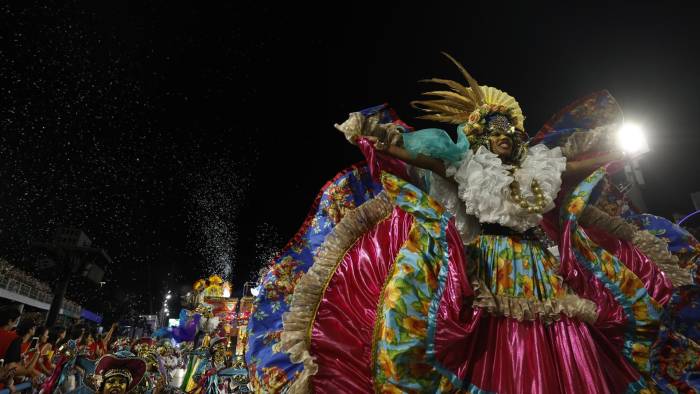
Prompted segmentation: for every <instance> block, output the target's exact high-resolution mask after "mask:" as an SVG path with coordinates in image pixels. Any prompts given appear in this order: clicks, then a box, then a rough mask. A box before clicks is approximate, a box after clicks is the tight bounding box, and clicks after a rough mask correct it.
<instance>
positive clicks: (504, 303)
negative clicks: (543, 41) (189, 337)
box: [246, 55, 697, 393]
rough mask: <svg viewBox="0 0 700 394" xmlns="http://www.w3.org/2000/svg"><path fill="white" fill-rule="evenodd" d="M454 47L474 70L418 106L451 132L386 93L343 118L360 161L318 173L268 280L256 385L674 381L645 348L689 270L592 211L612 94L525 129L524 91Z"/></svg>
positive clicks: (636, 385)
mask: <svg viewBox="0 0 700 394" xmlns="http://www.w3.org/2000/svg"><path fill="white" fill-rule="evenodd" d="M447 56H448V57H449V59H450V60H451V61H452V62H453V63H454V64H455V65H456V66H457V67H458V68H459V70H460V71H461V73H462V75H463V76H464V78H465V79H466V81H467V85H463V84H461V83H458V82H455V81H452V80H447V79H437V78H434V79H430V80H428V81H427V82H431V83H436V84H440V85H443V86H445V87H446V89H445V90H436V91H431V92H428V93H426V94H427V95H428V96H429V97H430V98H432V99H426V100H421V101H416V102H414V103H413V105H414V106H415V107H416V108H418V109H420V110H423V111H426V113H427V114H426V115H424V116H423V118H425V119H429V120H433V121H437V122H443V123H451V124H453V125H456V126H457V133H456V138H454V139H453V138H452V137H451V136H450V135H449V133H447V132H446V131H444V130H441V129H424V130H418V131H413V130H412V129H411V128H410V127H409V126H408V125H406V124H405V123H403V122H402V121H400V120H399V119H398V117H397V116H396V114H395V113H394V112H393V111H392V110H391V109H390V108H388V107H387V106H386V105H383V106H379V107H374V108H370V109H367V110H364V111H361V112H357V113H353V114H351V115H350V118H349V119H348V120H347V121H346V122H345V123H343V124H342V125H336V126H337V128H338V129H339V130H340V131H342V132H343V133H344V134H345V136H346V138H347V139H348V141H350V142H351V143H353V144H356V145H357V146H358V147H359V149H360V150H361V151H362V153H363V154H364V156H365V157H366V159H367V164H366V165H357V166H353V167H351V168H350V169H348V170H346V171H343V172H341V173H340V174H339V175H338V176H337V177H336V178H334V179H333V180H332V181H330V182H329V183H328V184H326V186H325V187H324V188H323V190H322V192H321V194H320V195H319V197H318V199H317V201H316V203H315V204H314V208H313V209H312V211H311V213H310V215H309V218H308V219H307V220H306V222H305V223H304V225H303V226H302V228H301V230H300V231H299V232H298V234H297V236H296V237H295V238H294V239H293V240H292V241H290V243H289V244H288V245H287V247H286V248H285V249H284V251H283V252H282V253H281V254H280V255H279V256H278V257H277V258H276V259H275V260H274V262H273V264H272V265H271V268H270V270H269V271H268V272H267V273H266V274H265V276H264V277H263V278H261V286H260V288H261V292H260V294H259V296H258V297H257V299H256V306H255V311H254V313H253V315H252V317H251V320H250V323H249V326H248V327H249V347H248V353H247V360H246V361H247V364H248V367H249V372H250V376H251V386H252V387H253V389H254V390H255V391H257V392H266V393H273V392H289V393H306V392H311V391H312V392H315V393H341V392H342V393H360V392H373V391H374V392H382V393H399V392H410V393H413V392H415V393H418V392H475V393H557V392H561V393H573V392H576V393H584V392H591V393H622V392H644V391H646V390H649V389H652V388H660V387H664V388H666V387H671V386H672V384H667V385H666V386H664V385H665V384H666V383H668V382H664V381H663V378H662V376H661V375H662V373H661V372H659V368H657V366H656V365H655V364H654V363H655V362H656V359H655V358H654V357H651V359H650V354H652V348H654V344H655V342H657V339H658V337H659V331H660V322H661V319H662V313H663V311H664V307H665V306H666V305H667V304H668V303H669V301H670V300H671V298H672V296H673V294H674V288H678V287H679V286H683V285H690V284H692V283H693V277H692V272H691V269H690V268H689V267H688V266H686V267H682V266H681V265H679V264H678V259H675V260H674V259H673V256H672V255H671V254H670V253H669V252H668V248H667V244H666V243H665V241H664V240H663V239H662V238H659V237H657V236H655V235H654V234H653V232H650V231H649V229H646V228H640V227H638V226H636V225H634V224H632V223H630V221H627V220H625V218H622V217H619V216H611V215H609V214H608V213H606V212H605V211H603V210H601V209H599V208H597V207H596V206H595V202H596V200H597V198H598V195H599V194H600V189H601V185H602V184H603V183H604V182H605V179H606V178H607V177H608V176H609V175H610V174H611V173H613V172H614V171H616V170H617V169H619V167H620V166H619V163H618V160H619V159H622V158H623V157H622V154H621V153H619V152H615V151H614V150H613V149H612V148H611V146H612V144H611V141H612V140H613V138H614V132H615V131H616V130H617V129H618V127H619V126H620V122H621V120H622V117H621V111H620V108H619V106H618V105H617V103H616V102H615V100H614V99H613V98H612V96H611V95H610V94H609V93H608V92H605V91H603V92H598V93H594V94H592V95H589V96H587V97H584V98H583V99H581V100H579V101H577V102H575V103H573V104H571V105H570V106H568V107H566V108H565V109H564V110H563V111H561V112H560V113H559V114H557V115H556V116H555V117H553V118H552V119H551V120H550V121H549V122H548V123H547V124H546V125H545V126H544V127H543V128H542V130H541V131H540V132H539V133H537V135H536V136H535V137H533V138H529V137H528V134H526V133H525V129H524V116H523V113H522V110H521V108H520V106H519V104H518V102H517V101H516V100H515V99H514V98H513V97H512V96H510V95H508V94H507V93H505V92H503V91H501V90H499V89H496V88H493V87H489V86H485V85H480V84H478V83H477V82H476V80H474V78H472V77H471V75H469V73H468V72H467V71H466V70H465V69H464V68H463V67H462V66H461V65H460V64H459V63H458V62H457V61H456V60H454V59H452V58H451V57H450V56H449V55H447ZM553 245H556V247H550V246H553ZM548 247H549V248H548ZM552 251H555V252H556V254H557V255H558V256H559V257H557V256H556V255H555V254H553V253H552ZM690 338H692V337H690ZM667 343H668V341H667ZM661 353H662V355H661V357H666V356H664V354H666V355H667V354H668V351H666V352H665V353H664V352H661ZM683 368H686V369H685V370H684V371H687V370H689V371H693V368H696V369H695V370H694V371H697V366H696V365H694V364H692V363H688V365H685V366H683ZM665 371H666V372H668V369H666V370H665ZM689 376H694V375H692V374H691V375H689ZM677 380H678V382H676V383H678V384H682V382H680V381H683V380H684V378H683V377H681V378H678V379H677ZM679 382H680V383H679Z"/></svg>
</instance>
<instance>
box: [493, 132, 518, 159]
mask: <svg viewBox="0 0 700 394" xmlns="http://www.w3.org/2000/svg"><path fill="white" fill-rule="evenodd" d="M489 145H490V146H491V152H493V153H495V154H497V155H498V156H499V157H500V158H501V159H505V158H508V157H510V155H511V154H512V153H513V140H512V139H511V138H510V137H509V136H507V135H505V134H502V133H498V132H495V133H492V134H491V135H489Z"/></svg>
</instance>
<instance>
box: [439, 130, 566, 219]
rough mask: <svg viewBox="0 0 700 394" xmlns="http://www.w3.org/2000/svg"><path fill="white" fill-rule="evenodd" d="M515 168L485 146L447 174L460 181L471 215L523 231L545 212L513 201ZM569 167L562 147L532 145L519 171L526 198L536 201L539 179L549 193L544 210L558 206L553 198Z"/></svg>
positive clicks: (543, 191) (517, 177) (531, 201)
mask: <svg viewBox="0 0 700 394" xmlns="http://www.w3.org/2000/svg"><path fill="white" fill-rule="evenodd" d="M511 168H512V166H509V165H505V164H503V163H502V162H501V159H499V158H498V156H497V155H496V154H494V153H492V152H491V151H489V150H488V149H486V148H485V147H483V146H482V147H479V149H478V150H477V151H476V153H475V154H473V155H470V156H469V157H467V158H466V159H465V160H464V161H462V163H461V164H460V165H459V167H452V168H448V170H447V174H448V176H449V175H451V176H453V177H454V179H455V181H456V182H457V184H458V185H459V186H458V194H459V198H460V199H461V200H462V201H463V202H464V209H465V213H466V214H467V215H474V216H476V217H477V218H478V219H479V221H480V222H482V223H498V224H500V225H502V226H506V227H510V228H512V229H514V230H516V231H521V232H522V231H525V230H527V229H529V228H532V227H535V226H537V225H538V224H539V222H540V221H541V220H542V215H541V214H538V213H528V212H527V210H525V209H523V208H521V207H520V206H519V205H518V204H516V203H514V202H513V200H512V198H511V195H510V184H511V183H512V182H513V177H512V176H511V175H510V173H509V171H508V170H509V169H511ZM565 168H566V158H565V157H563V156H562V154H561V150H560V149H559V148H558V147H557V148H554V149H548V148H547V147H546V146H544V145H542V144H540V145H535V146H533V147H531V148H530V149H529V151H528V155H527V157H526V158H525V160H524V161H523V162H522V164H521V166H520V168H519V169H517V170H516V171H515V178H516V180H517V181H518V183H519V184H520V185H521V187H520V189H521V194H522V196H523V198H524V199H526V200H527V201H528V202H530V203H531V204H533V203H534V201H535V196H534V195H533V193H532V190H531V186H530V185H531V184H532V180H533V179H537V182H538V183H539V184H540V188H541V189H542V193H543V194H544V196H545V207H544V212H547V211H549V210H551V209H552V208H554V202H553V200H554V198H555V197H556V195H557V193H559V188H560V187H561V173H562V172H563V171H564V169H565ZM431 194H433V193H432V190H431Z"/></svg>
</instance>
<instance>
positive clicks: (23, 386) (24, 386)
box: [0, 382, 32, 394]
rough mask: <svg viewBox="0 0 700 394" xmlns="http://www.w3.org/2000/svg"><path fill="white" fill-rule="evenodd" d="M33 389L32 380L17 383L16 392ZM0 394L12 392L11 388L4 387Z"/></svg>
mask: <svg viewBox="0 0 700 394" xmlns="http://www.w3.org/2000/svg"><path fill="white" fill-rule="evenodd" d="M31 390H32V382H22V383H19V384H16V385H15V391H16V392H18V393H19V392H21V391H31ZM0 394H10V390H9V389H2V390H0Z"/></svg>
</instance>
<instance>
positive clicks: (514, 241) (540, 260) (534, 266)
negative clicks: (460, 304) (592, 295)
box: [470, 235, 566, 301]
mask: <svg viewBox="0 0 700 394" xmlns="http://www.w3.org/2000/svg"><path fill="white" fill-rule="evenodd" d="M470 250H471V253H470V257H471V262H472V263H473V264H474V265H475V267H476V273H475V278H477V279H479V280H481V281H483V282H484V284H485V285H486V286H488V288H489V290H490V291H491V293H493V294H495V295H503V296H510V297H519V298H526V299H530V300H538V301H544V300H547V299H551V298H557V297H562V296H563V295H564V294H565V293H566V290H565V287H564V284H563V281H562V278H561V277H560V276H558V275H557V273H556V269H557V268H558V267H559V261H557V259H556V257H554V256H553V255H552V254H551V253H549V251H547V250H546V249H544V248H542V245H541V244H540V242H539V241H536V240H527V239H521V238H520V237H507V236H501V235H481V236H479V238H478V240H477V241H475V243H474V245H473V246H472V247H471V248H470Z"/></svg>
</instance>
